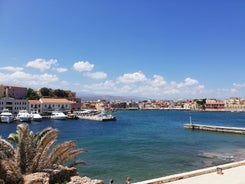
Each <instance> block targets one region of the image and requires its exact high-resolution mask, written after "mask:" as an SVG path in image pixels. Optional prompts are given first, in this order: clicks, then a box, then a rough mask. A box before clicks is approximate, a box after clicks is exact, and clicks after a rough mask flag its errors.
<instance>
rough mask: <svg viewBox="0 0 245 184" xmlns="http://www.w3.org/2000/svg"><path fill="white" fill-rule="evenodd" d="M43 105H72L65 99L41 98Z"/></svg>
mask: <svg viewBox="0 0 245 184" xmlns="http://www.w3.org/2000/svg"><path fill="white" fill-rule="evenodd" d="M40 102H41V103H71V102H70V101H69V100H67V99H65V98H40Z"/></svg>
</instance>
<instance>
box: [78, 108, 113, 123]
mask: <svg viewBox="0 0 245 184" xmlns="http://www.w3.org/2000/svg"><path fill="white" fill-rule="evenodd" d="M76 114H77V117H78V118H79V119H82V120H94V121H115V120H116V117H115V116H113V115H112V114H106V113H103V112H100V111H97V110H83V111H77V112H76Z"/></svg>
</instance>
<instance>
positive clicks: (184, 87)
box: [85, 72, 207, 99]
mask: <svg viewBox="0 0 245 184" xmlns="http://www.w3.org/2000/svg"><path fill="white" fill-rule="evenodd" d="M108 84H110V85H108ZM85 89H87V90H90V91H93V92H94V93H101V92H105V93H107V94H115V95H133V96H141V97H142V96H144V97H149V98H165V99H166V98H173V97H178V98H179V97H190V98H191V97H198V96H202V95H204V94H205V93H206V92H207V91H206V89H205V87H204V86H203V85H201V84H200V83H199V82H198V81H197V80H195V79H192V78H186V79H184V80H183V81H182V82H176V81H172V82H167V81H166V80H165V79H164V77H162V76H161V75H153V77H152V78H147V77H146V76H145V75H144V74H143V73H142V72H135V73H127V74H124V75H122V76H120V77H118V78H117V81H115V82H110V83H97V84H89V85H86V86H85Z"/></svg>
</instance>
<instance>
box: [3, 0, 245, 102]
mask: <svg viewBox="0 0 245 184" xmlns="http://www.w3.org/2000/svg"><path fill="white" fill-rule="evenodd" d="M244 20H245V1H243V0H229V1H228V0H184V1H183V0H117V1H115V0H52V1H48V0H43V1H32V0H22V1H17V0H16V1H15V0H13V1H9V0H0V84H4V85H20V86H26V87H31V88H33V89H38V88H40V87H50V88H54V89H58V88H59V89H71V90H74V91H76V92H77V93H78V94H81V93H82V94H85V93H86V94H108V95H120V96H139V97H145V98H151V99H179V98H183V99H185V98H219V99H223V98H229V97H231V96H237V97H241V98H245V21H244Z"/></svg>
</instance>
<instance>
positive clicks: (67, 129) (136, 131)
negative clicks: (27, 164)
mask: <svg viewBox="0 0 245 184" xmlns="http://www.w3.org/2000/svg"><path fill="white" fill-rule="evenodd" d="M114 114H115V115H116V116H117V121H112V122H93V121H85V120H65V121H58V120H57V121H54V120H44V121H42V122H37V123H31V124H30V129H31V130H33V131H34V132H36V131H39V130H41V129H43V128H46V127H47V126H51V127H54V128H58V129H59V130H60V135H59V137H58V141H59V142H63V141H65V140H75V141H76V143H77V145H78V147H80V148H84V149H86V150H88V152H87V153H83V154H81V155H80V156H79V159H81V160H84V161H86V162H87V165H85V166H79V168H78V170H79V173H80V175H86V176H88V177H90V178H94V179H102V180H104V181H105V183H108V181H109V179H111V178H113V179H114V181H115V183H122V182H124V181H125V179H126V177H127V176H130V177H131V178H132V182H137V181H142V180H146V179H152V178H156V177H163V176H167V175H170V174H176V173H180V172H186V171H190V170H195V169H200V168H204V167H209V166H213V165H217V164H223V163H226V162H230V161H232V160H231V158H232V159H235V158H236V157H240V159H244V158H243V156H245V155H244V150H245V149H244V150H243V148H245V135H235V134H224V133H213V132H203V131H192V130H187V129H184V128H183V125H184V123H187V122H189V116H190V112H187V111H162V110H152V111H151V110H145V111H118V112H115V113H114ZM191 116H192V121H193V122H194V123H200V124H211V125H223V126H236V127H245V113H230V112H191ZM15 131H16V124H15V123H13V124H0V135H2V137H3V138H6V137H7V136H8V134H9V133H12V132H15ZM210 155H211V156H210ZM241 157H242V158H241Z"/></svg>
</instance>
